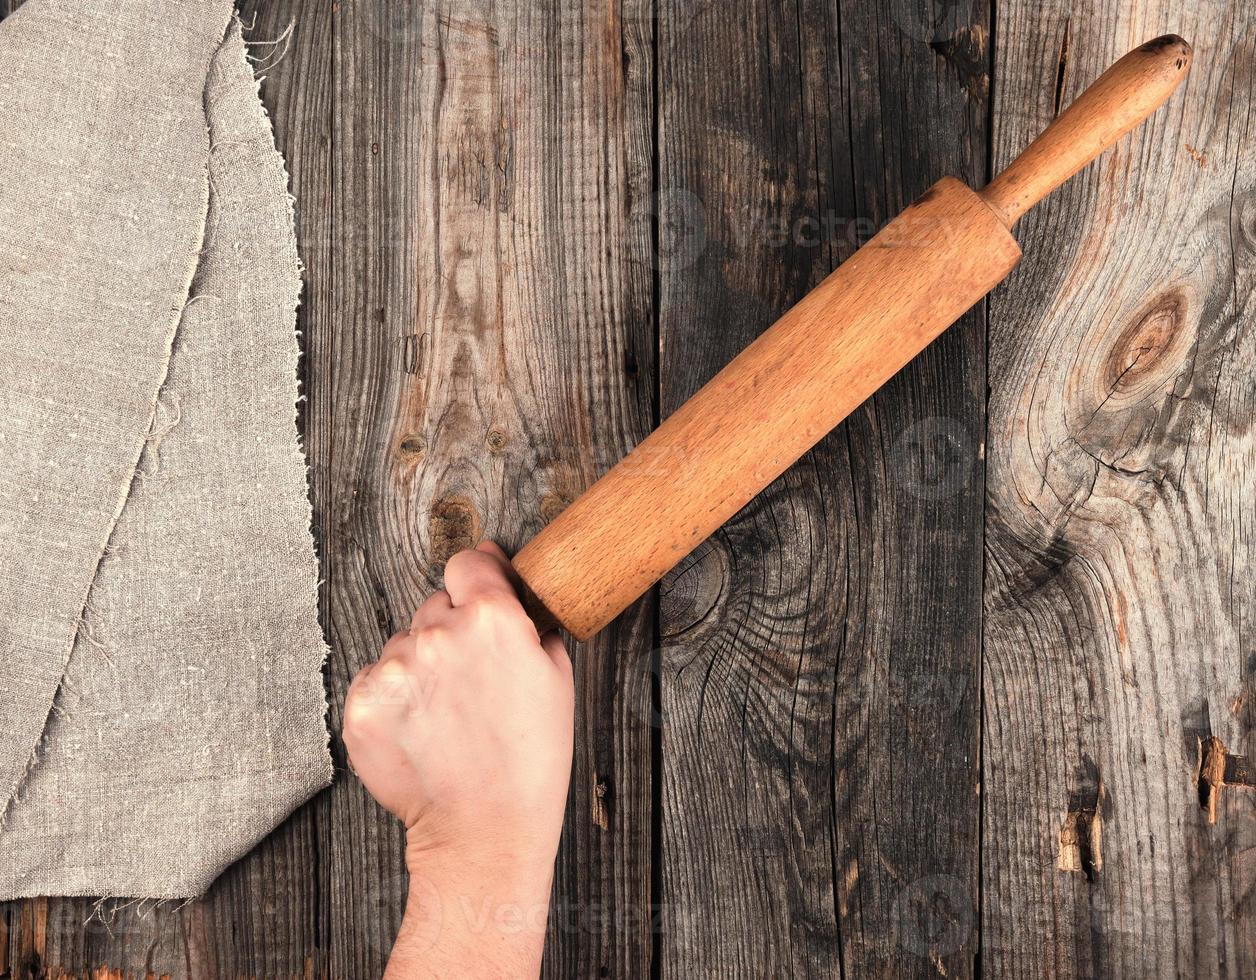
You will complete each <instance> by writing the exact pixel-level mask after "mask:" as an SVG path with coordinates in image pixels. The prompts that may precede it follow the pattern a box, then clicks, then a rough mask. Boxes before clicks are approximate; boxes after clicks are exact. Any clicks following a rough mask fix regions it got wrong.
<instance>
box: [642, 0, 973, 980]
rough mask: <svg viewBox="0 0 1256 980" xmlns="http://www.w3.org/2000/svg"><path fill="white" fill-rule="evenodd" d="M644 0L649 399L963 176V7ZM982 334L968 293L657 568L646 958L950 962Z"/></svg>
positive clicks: (674, 389)
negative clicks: (654, 813)
mask: <svg viewBox="0 0 1256 980" xmlns="http://www.w3.org/2000/svg"><path fill="white" fill-rule="evenodd" d="M665 9H666V11H667V13H666V14H665V16H664V17H663V18H662V19H661V21H660V24H661V27H662V30H661V34H660V48H659V52H660V90H661V92H662V96H661V129H660V135H661V139H660V158H661V185H660V186H661V199H662V201H663V207H662V217H663V221H662V228H663V246H664V248H663V252H664V253H665V256H666V258H665V260H664V262H663V264H662V306H661V317H662V320H661V342H662V345H663V352H664V353H663V361H662V390H663V408H664V411H665V412H666V411H671V410H674V409H675V408H676V407H677V406H678V405H679V404H680V402H681V401H682V400H683V399H684V398H685V397H687V396H688V395H689V394H691V393H692V392H693V391H694V390H695V389H696V388H697V387H698V385H699V384H701V383H702V382H703V381H704V380H706V379H707V378H708V377H710V376H711V375H712V374H713V373H714V372H715V371H716V370H717V369H718V368H719V367H720V366H722V364H723V363H725V362H726V361H727V360H728V359H729V358H730V357H731V356H732V355H733V354H734V353H736V352H737V351H738V350H739V349H740V348H741V347H742V346H744V345H745V343H747V342H748V341H749V340H750V339H752V338H753V337H754V336H755V335H756V334H757V333H758V332H759V331H761V330H762V329H764V328H765V327H766V326H768V325H769V324H770V322H771V321H772V319H773V318H774V317H775V316H776V315H778V314H780V313H781V312H783V311H784V310H785V309H786V308H787V307H788V306H789V305H790V304H792V303H793V302H794V301H796V300H797V299H799V298H801V296H802V295H803V293H804V292H805V291H806V290H807V288H808V287H810V286H811V285H813V284H814V283H816V282H817V281H818V280H819V279H820V278H821V277H822V276H823V275H824V274H826V273H827V272H828V271H829V270H830V269H831V268H832V267H833V266H834V265H835V264H836V263H837V262H838V261H840V260H841V259H843V258H845V257H847V256H848V255H849V254H850V252H851V250H852V249H853V247H854V245H856V244H858V243H859V242H860V241H861V240H864V239H866V238H867V237H868V235H869V234H870V233H871V232H872V231H874V230H875V229H876V228H877V227H878V226H879V225H880V224H882V223H884V222H885V221H886V220H888V219H889V218H890V217H892V216H893V215H894V214H895V213H897V211H899V210H900V209H901V208H902V207H903V206H905V205H906V204H907V203H909V202H910V201H911V200H912V198H913V197H914V196H916V195H917V194H919V193H920V192H922V191H923V190H925V189H926V188H927V187H928V186H929V185H930V184H931V183H932V182H933V181H934V180H935V179H936V178H938V177H940V176H942V175H943V174H946V173H948V172H950V173H955V174H958V175H959V176H961V177H965V178H968V179H970V180H977V179H979V178H981V177H982V176H983V170H984V165H985V146H986V142H985V120H986V114H987V107H986V93H987V78H988V68H987V63H988V50H987V44H986V40H987V30H986V29H987V26H988V12H987V8H986V5H985V4H984V3H972V4H970V3H960V4H948V5H945V9H943V10H940V11H937V13H936V16H937V18H938V19H937V20H933V19H930V17H931V16H933V15H932V14H929V15H926V14H924V13H922V12H921V11H920V10H918V9H917V5H915V4H907V3H877V4H854V3H843V4H840V5H836V6H835V5H829V4H823V3H819V2H811V0H794V2H786V3H769V2H765V0H760V2H754V3H746V4H740V5H737V7H735V8H728V7H726V6H724V5H692V4H681V3H679V2H674V3H668V4H666V5H665ZM982 339H983V320H982V317H981V315H980V313H977V314H974V315H970V316H968V317H966V318H965V319H964V321H963V322H962V323H961V324H960V325H959V326H957V327H956V328H954V329H953V330H952V332H950V333H949V334H947V335H946V336H945V337H944V338H943V339H942V340H941V341H940V342H939V343H937V344H935V345H934V346H933V347H931V348H930V349H929V350H928V351H927V352H926V353H925V354H924V355H923V356H922V357H921V358H920V359H919V360H918V361H917V362H916V363H914V364H913V365H912V366H911V367H910V368H909V369H908V370H906V371H905V372H904V373H903V374H902V375H901V376H900V377H899V378H897V379H896V380H895V381H894V382H893V383H892V384H891V385H890V387H889V388H887V389H886V390H885V391H883V392H882V393H881V394H879V395H878V396H877V397H876V398H875V399H874V400H873V401H872V402H871V403H870V404H869V405H868V406H866V407H865V408H864V409H862V410H861V411H859V412H858V413H856V415H855V416H853V417H852V418H851V419H850V420H848V422H847V423H846V424H845V425H844V426H843V427H842V429H840V430H839V432H838V433H837V434H836V435H835V436H833V437H831V438H830V439H828V440H826V441H825V442H824V443H823V444H822V445H821V446H820V447H819V448H817V449H816V450H815V451H814V452H813V453H812V454H810V455H809V456H808V458H807V459H806V460H804V461H803V462H802V463H801V464H799V465H798V466H796V467H795V468H794V469H793V470H791V471H790V473H788V474H787V475H786V476H785V477H784V478H782V479H781V480H780V481H778V482H777V483H776V484H774V485H773V487H771V488H770V489H769V490H768V491H767V492H766V493H765V494H763V495H762V496H761V497H760V499H759V500H757V501H756V502H755V503H754V504H752V505H751V506H750V507H748V508H747V509H746V511H745V512H743V514H741V515H740V516H739V517H738V518H737V519H735V520H734V521H732V522H730V524H729V525H728V526H727V527H726V528H725V530H724V531H723V532H722V533H721V534H719V535H718V536H717V537H716V538H715V539H713V541H712V542H711V543H709V544H708V545H707V546H705V547H703V548H702V549H699V551H698V552H697V553H696V554H695V555H694V556H692V557H691V558H690V559H689V560H688V561H687V563H686V564H685V565H684V566H683V567H682V569H681V570H679V571H678V572H677V573H675V574H674V575H673V576H671V577H670V579H669V582H668V584H667V586H666V587H665V591H664V600H663V606H662V631H663V634H664V636H665V638H666V639H667V641H668V643H667V646H666V647H665V649H664V653H663V676H662V690H663V706H664V725H665V727H664V739H663V758H664V773H665V778H664V798H663V807H664V811H663V821H664V842H663V849H664V853H665V855H666V865H665V867H664V871H663V898H664V904H665V909H666V912H667V913H668V915H669V917H670V919H669V922H668V925H669V927H670V932H669V934H668V936H667V937H666V938H665V941H664V946H663V961H662V967H663V973H664V975H668V976H691V975H703V976H724V975H754V976H762V975H779V976H802V975H825V976H834V975H838V974H839V972H843V971H844V972H846V973H849V974H850V975H852V976H864V975H870V976H894V977H901V976H912V975H925V974H929V975H935V974H936V973H937V972H939V971H945V972H946V974H947V975H951V976H957V975H958V976H965V975H971V974H972V972H973V957H974V954H975V949H976V946H975V938H976V923H977V918H976V913H977V863H978V862H977V826H978V805H979V800H978V796H977V781H978V770H977V765H978V762H977V751H976V750H977V743H978V725H979V706H978V697H977V690H978V684H977V678H978V670H979V662H980V603H981V592H980V575H981V565H980V547H981V545H980V514H981V488H982V473H981V463H980V450H981V446H982V442H983V438H984V436H983V411H982V396H983V384H984V378H983V374H982V352H983V343H982ZM680 464H681V465H683V461H680Z"/></svg>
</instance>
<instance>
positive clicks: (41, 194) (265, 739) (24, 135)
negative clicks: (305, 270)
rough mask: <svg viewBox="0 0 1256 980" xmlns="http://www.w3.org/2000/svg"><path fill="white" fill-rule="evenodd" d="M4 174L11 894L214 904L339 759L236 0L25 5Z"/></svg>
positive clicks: (2, 48) (265, 183)
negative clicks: (221, 877) (333, 758)
mask: <svg viewBox="0 0 1256 980" xmlns="http://www.w3.org/2000/svg"><path fill="white" fill-rule="evenodd" d="M0 173H3V174H4V180H3V181H0V338H3V342H4V346H3V351H2V352H0V810H2V811H3V822H2V823H0V898H9V897H18V896H29V895H118V896H143V897H154V898H174V897H184V896H190V895H196V894H199V893H201V892H202V891H204V889H205V888H206V887H207V886H208V885H209V884H210V882H212V881H213V879H214V878H215V877H216V876H217V875H218V874H219V873H220V872H221V871H222V870H223V869H224V868H225V867H226V866H227V865H228V864H230V863H231V862H232V861H234V860H235V859H236V858H238V857H240V856H241V855H242V854H243V853H245V852H246V851H248V850H249V849H250V848H251V847H252V846H253V845H254V844H255V843H257V841H259V840H260V839H261V838H262V837H264V836H265V835H266V834H267V833H268V832H269V831H270V830H271V829H273V828H274V826H275V825H276V824H277V823H279V822H280V821H281V820H282V819H283V818H284V817H285V816H286V815H287V814H288V813H289V812H291V811H292V809H293V808H295V807H296V806H297V805H299V804H300V803H301V802H303V801H304V800H305V799H307V798H308V797H309V796H310V795H311V794H312V793H314V792H315V791H316V790H317V789H319V788H320V787H322V786H323V785H325V784H326V783H327V782H328V781H329V779H330V777H331V762H330V756H329V755H328V751H327V733H326V728H325V722H324V711H325V700H324V692H323V686H322V680H321V674H320V666H321V664H322V661H323V659H324V656H325V653H326V648H325V644H324V641H323V637H322V633H321V631H320V629H319V625H318V620H317V610H316V599H317V584H318V583H317V574H318V572H317V563H316V559H315V555H314V550H313V544H312V540H311V536H310V530H309V527H310V508H309V503H308V498H307V494H306V483H305V476H306V471H305V462H304V459H303V457H302V454H301V451H300V447H299V445H298V442H297V432H296V426H295V417H296V415H295V407H296V400H297V397H298V392H297V383H296V373H295V368H296V362H297V356H298V347H297V339H296V335H295V321H296V307H297V302H298V297H299V289H300V278H299V267H298V260H297V253H296V246H295V241H294V236H293V222H292V209H291V202H290V199H289V197H288V194H287V180H286V173H285V170H284V166H283V161H282V159H281V158H280V156H279V155H278V153H277V152H276V150H275V146H274V140H273V136H272V133H271V129H270V125H269V121H268V120H267V118H266V116H265V113H264V111H263V110H262V107H261V103H260V101H259V98H258V88H257V83H256V81H255V79H254V76H253V72H252V70H251V67H250V65H249V63H248V61H247V59H246V52H245V45H244V42H243V40H242V38H241V32H240V27H239V25H238V23H236V22H234V20H233V19H232V5H231V2H230V0H115V2H113V3H109V4H102V3H97V2H94V0H28V2H27V3H26V4H24V5H23V6H22V7H20V8H19V9H18V10H17V12H16V13H14V14H12V15H11V16H10V17H8V18H7V19H5V20H4V21H3V22H2V23H0Z"/></svg>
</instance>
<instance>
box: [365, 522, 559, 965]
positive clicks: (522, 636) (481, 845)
mask: <svg viewBox="0 0 1256 980" xmlns="http://www.w3.org/2000/svg"><path fill="white" fill-rule="evenodd" d="M514 581H515V580H514V578H513V572H512V570H511V568H510V563H509V562H508V561H507V559H506V556H505V554H503V553H502V551H501V549H500V548H498V547H497V546H496V545H493V544H490V543H485V544H481V545H480V546H479V547H477V548H476V549H475V550H474V551H464V552H461V553H460V554H457V555H455V556H454V557H453V558H451V559H450V560H449V563H448V564H447V565H446V567H445V588H444V589H443V590H442V591H440V592H437V593H435V594H434V595H433V596H431V597H430V598H429V599H428V600H427V601H426V602H424V603H423V605H422V606H420V607H419V610H418V612H416V613H415V614H414V618H413V620H412V622H411V624H410V628H409V630H407V631H406V632H404V633H398V634H397V635H396V636H394V637H393V638H392V639H391V640H389V642H388V643H387V644H386V645H385V647H384V650H383V653H382V654H381V656H380V659H379V660H378V661H377V662H376V663H374V664H372V665H371V666H369V667H366V668H365V669H364V670H362V671H361V672H360V673H359V674H358V676H357V677H355V678H354V680H353V683H352V684H351V685H350V687H349V693H348V696H347V698H346V701H345V716H344V740H345V746H346V748H347V749H348V752H349V760H350V763H351V764H352V766H353V769H354V771H355V772H356V773H357V774H358V777H359V778H360V779H361V780H362V782H363V783H364V784H365V786H366V788H367V789H368V790H369V791H370V792H371V795H373V796H374V797H375V799H376V800H378V801H379V803H380V804H381V805H382V806H384V807H385V808H386V809H387V810H389V811H390V812H391V813H392V814H393V815H395V816H396V817H397V818H398V819H399V820H401V821H402V822H403V823H404V824H405V827H406V864H407V867H408V868H409V871H410V894H409V898H408V901H407V905H406V913H405V917H404V919H403V921H402V925H401V931H400V933H399V934H398V936H397V941H396V944H395V945H394V947H393V951H392V956H391V958H390V959H389V962H388V969H387V972H386V973H385V974H384V976H385V980H402V978H405V980H410V978H427V977H454V976H456V977H468V978H473V977H474V978H480V977H482V978H505V977H510V978H513V977H535V976H537V975H538V974H539V972H540V966H541V951H542V947H543V945H544V940H545V926H546V919H547V916H548V912H549V900H550V888H551V885H552V879H553V870H554V858H555V855H556V854H557V851H558V839H559V835H560V833H561V831H562V820H563V810H564V807H565V804H566V799H567V787H568V782H569V779H570V774H571V753H572V734H573V732H572V728H573V715H574V710H575V695H574V690H573V685H572V672H571V660H570V659H569V658H568V656H567V651H566V649H565V647H564V646H563V642H562V640H561V638H560V637H559V636H558V634H556V633H549V634H547V635H545V636H538V634H537V631H536V628H535V626H533V624H532V621H531V620H530V619H529V618H528V616H527V614H526V613H525V612H524V610H523V607H522V605H521V604H520V602H519V599H518V596H517V594H516V591H515V584H514Z"/></svg>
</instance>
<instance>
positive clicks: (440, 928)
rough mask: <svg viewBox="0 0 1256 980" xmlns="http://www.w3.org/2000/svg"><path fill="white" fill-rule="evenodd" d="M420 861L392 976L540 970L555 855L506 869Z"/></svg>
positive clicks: (494, 978) (509, 974)
mask: <svg viewBox="0 0 1256 980" xmlns="http://www.w3.org/2000/svg"><path fill="white" fill-rule="evenodd" d="M446 865H447V863H446V862H444V861H443V860H440V861H430V862H423V861H418V862H412V871H411V879H410V891H409V895H408V897H407V900H406V912H405V917H404V919H403V920H402V924H401V930H400V932H399V933H398V935H397V941H396V944H395V945H394V947H393V952H392V956H391V958H390V959H389V961H388V970H387V972H386V973H385V974H384V976H385V980H415V978H428V977H431V978H436V977H442V978H443V977H451V976H458V977H468V978H484V980H490V978H491V980H500V978H510V980H514V978H524V977H527V978H532V977H536V976H537V975H538V974H539V973H540V969H541V952H542V949H543V948H544V944H545V929H546V923H547V920H548V916H549V901H550V886H551V880H552V859H551V861H550V862H549V864H548V865H546V866H538V865H537V864H535V863H534V864H533V866H532V867H530V868H528V867H519V868H506V867H502V866H501V865H489V866H485V865H477V864H475V863H474V862H470V861H466V860H461V861H451V862H448V866H446Z"/></svg>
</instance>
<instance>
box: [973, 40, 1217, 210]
mask: <svg viewBox="0 0 1256 980" xmlns="http://www.w3.org/2000/svg"><path fill="white" fill-rule="evenodd" d="M1191 56H1192V51H1191V46H1190V45H1189V44H1188V43H1187V42H1186V41H1184V40H1182V38H1180V37H1178V36H1177V35H1176V34H1166V35H1164V36H1163V37H1158V38H1156V39H1155V40H1154V41H1148V42H1147V43H1146V44H1144V45H1142V46H1141V47H1138V48H1135V49H1134V50H1133V51H1131V52H1130V53H1129V54H1127V55H1126V56H1125V57H1124V58H1122V59H1121V60H1120V61H1118V62H1117V63H1116V64H1115V65H1113V66H1112V67H1111V68H1109V69H1108V70H1107V71H1106V72H1104V73H1103V74H1102V75H1100V76H1099V78H1098V80H1096V81H1095V83H1094V84H1093V85H1091V86H1090V88H1088V89H1086V91H1085V92H1083V93H1082V95H1081V97H1080V98H1078V99H1077V101H1076V102H1074V103H1073V104H1072V105H1070V106H1069V107H1068V108H1067V109H1065V110H1064V111H1063V112H1062V113H1060V115H1059V117H1058V118H1057V119H1056V120H1055V122H1053V123H1052V124H1051V125H1050V126H1048V127H1047V129H1046V131H1045V132H1044V133H1043V134H1042V135H1041V136H1039V137H1038V138H1037V139H1036V140H1034V142H1033V143H1032V144H1030V146H1029V148H1028V149H1026V150H1025V152H1024V153H1022V154H1021V155H1020V156H1019V157H1017V158H1016V160H1015V161H1013V163H1012V165H1011V166H1010V167H1008V168H1007V169H1006V170H1004V171H1003V173H1001V174H999V176H997V177H996V178H995V179H994V180H993V181H991V183H990V185H989V186H988V187H987V188H986V189H985V190H983V191H982V192H981V196H982V198H983V199H984V200H985V202H986V203H987V204H989V205H990V207H991V208H992V209H993V210H994V212H995V213H996V214H998V215H999V217H1000V219H1001V220H1002V221H1003V223H1004V224H1005V225H1006V226H1007V227H1008V228H1011V227H1012V225H1014V224H1015V223H1016V222H1017V221H1018V220H1019V219H1020V217H1021V216H1022V215H1023V214H1024V213H1025V212H1026V211H1028V210H1029V209H1030V208H1032V207H1033V206H1034V205H1035V204H1037V203H1038V202H1039V201H1041V200H1042V199H1043V198H1044V197H1046V196H1047V195H1048V194H1050V193H1051V192H1052V191H1053V190H1055V189H1056V188H1057V187H1059V186H1060V185H1061V184H1062V183H1064V182H1065V181H1066V180H1068V179H1069V178H1070V177H1072V176H1073V175H1074V174H1075V173H1077V172H1078V171H1079V170H1081V169H1082V167H1084V166H1086V164H1088V163H1090V162H1091V161H1092V160H1094V159H1095V158H1096V157H1098V156H1099V155H1100V154H1101V153H1103V151H1104V150H1107V149H1109V148H1110V147H1111V146H1113V145H1114V144H1115V143H1116V142H1117V141H1118V140H1119V139H1120V138H1121V137H1122V136H1124V135H1125V134H1126V133H1128V132H1129V131H1130V130H1132V129H1134V127H1136V126H1137V125H1138V124H1139V123H1141V122H1143V121H1144V120H1145V119H1146V118H1147V117H1148V116H1150V115H1151V114H1152V113H1153V112H1155V111H1156V109H1158V108H1159V107H1160V106H1162V105H1163V104H1164V103H1165V102H1166V101H1167V100H1168V98H1169V96H1170V95H1172V94H1173V92H1174V90H1175V89H1177V87H1178V85H1179V84H1181V82H1182V79H1183V78H1185V77H1186V73H1187V71H1189V70H1190V66H1191Z"/></svg>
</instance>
